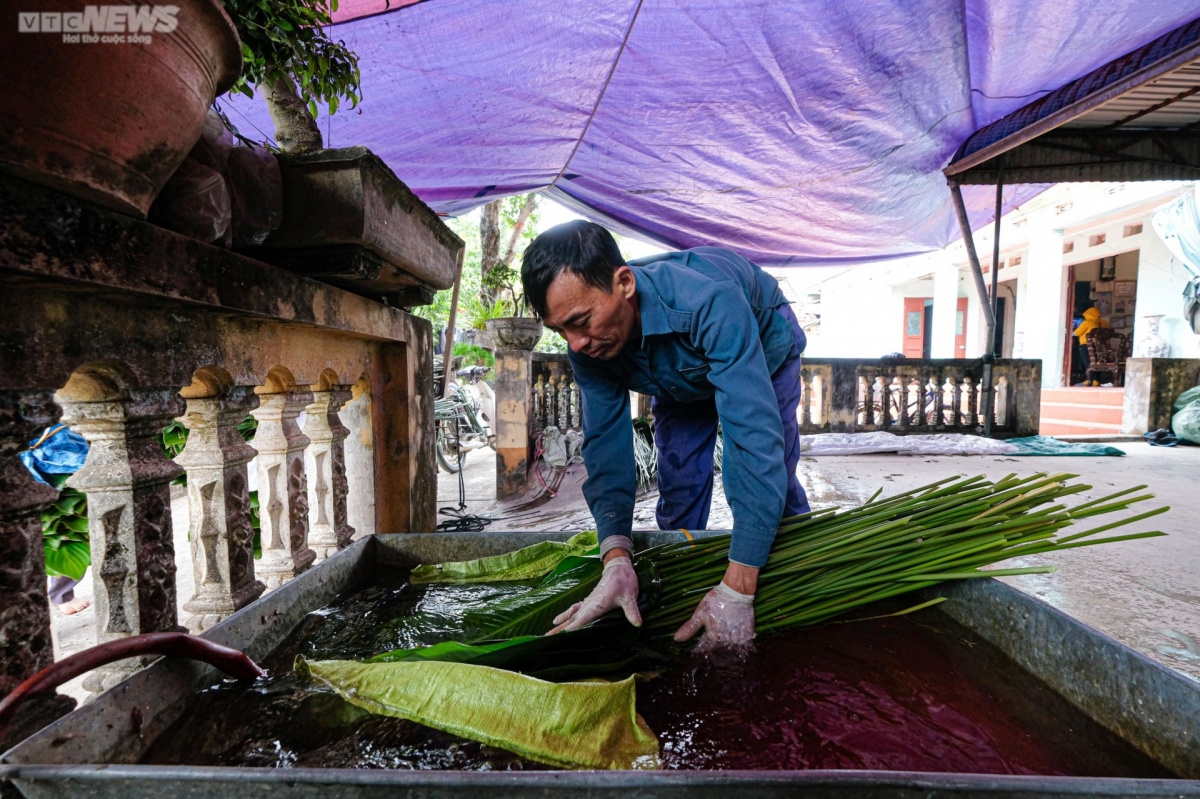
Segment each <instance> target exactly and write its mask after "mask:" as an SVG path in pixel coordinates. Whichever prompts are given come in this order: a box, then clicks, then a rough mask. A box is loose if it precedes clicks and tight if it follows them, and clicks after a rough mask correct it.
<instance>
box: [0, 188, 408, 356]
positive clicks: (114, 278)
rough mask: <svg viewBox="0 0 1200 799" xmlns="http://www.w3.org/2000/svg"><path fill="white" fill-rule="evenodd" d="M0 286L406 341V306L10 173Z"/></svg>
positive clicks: (3, 204) (2, 208)
mask: <svg viewBox="0 0 1200 799" xmlns="http://www.w3.org/2000/svg"><path fill="white" fill-rule="evenodd" d="M0 281H3V282H7V283H8V284H9V285H7V286H5V287H4V292H5V294H6V297H7V298H9V299H10V300H11V301H13V302H16V301H18V300H19V298H20V294H21V291H22V287H23V286H29V285H30V284H31V283H32V284H38V283H41V284H46V283H51V282H53V283H55V284H57V285H58V286H59V287H64V288H69V289H70V290H72V291H89V290H90V291H93V292H103V293H104V294H105V295H106V296H110V297H111V296H112V295H113V294H133V295H140V299H138V300H137V301H138V302H139V303H142V304H145V305H148V306H149V305H154V303H153V299H154V298H156V299H158V300H160V301H162V302H165V303H186V304H188V305H192V306H202V307H204V308H206V309H209V310H212V311H217V312H220V313H222V314H223V315H225V316H241V317H255V318H258V319H269V320H274V321H278V322H288V323H301V324H307V325H311V326H313V327H317V328H325V329H328V330H337V331H342V332H345V333H349V334H351V335H354V336H358V337H365V338H372V339H377V340H387V341H406V340H407V339H406V337H407V330H408V326H407V324H406V322H405V320H406V318H407V316H408V315H407V314H406V313H404V312H403V311H401V310H399V309H396V308H389V307H388V306H386V305H383V304H381V303H378V302H375V301H374V300H369V299H366V298H364V297H359V296H357V295H355V294H351V293H349V292H347V291H344V290H342V289H338V288H334V287H333V286H328V285H325V284H324V283H319V282H317V281H315V280H312V279H309V278H305V277H300V276H299V275H294V274H292V273H290V272H288V271H286V270H284V269H280V268H278V267H274V266H270V265H268V264H264V263H262V262H261V261H256V260H254V259H252V258H247V257H245V256H243V255H238V254H237V253H234V252H231V251H229V250H226V249H222V248H221V247H214V246H211V245H208V244H202V243H200V242H198V241H195V240H194V239H189V238H187V237H186V236H181V235H179V234H177V233H172V232H171V231H169V230H165V229H163V228H160V227H157V226H155V225H151V224H149V223H148V222H142V221H140V220H137V219H134V218H132V217H128V216H123V215H122V214H118V213H114V212H112V211H107V210H104V209H102V208H99V207H98V206H94V205H90V204H88V203H85V202H82V201H80V200H76V199H74V198H71V197H68V196H66V195H63V194H58V193H57V192H54V191H51V190H49V189H46V188H43V187H40V186H36V185H34V184H32V183H26V182H24V181H21V180H17V179H15V178H11V177H0ZM65 284H69V285H65Z"/></svg>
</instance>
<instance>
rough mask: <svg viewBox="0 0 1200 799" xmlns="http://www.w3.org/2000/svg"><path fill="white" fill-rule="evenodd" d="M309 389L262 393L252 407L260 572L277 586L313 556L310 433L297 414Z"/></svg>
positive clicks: (307, 400)
mask: <svg viewBox="0 0 1200 799" xmlns="http://www.w3.org/2000/svg"><path fill="white" fill-rule="evenodd" d="M312 400H313V395H312V392H311V391H301V390H296V389H292V390H288V391H283V392H280V393H278V394H262V395H260V396H259V406H258V408H256V409H255V410H254V411H253V415H254V418H255V419H258V431H257V432H256V433H255V434H254V448H255V449H257V450H258V516H259V532H260V535H261V538H262V560H261V561H260V562H259V564H258V569H257V571H258V574H259V577H260V578H261V579H262V580H263V582H265V583H266V584H267V588H269V589H275V588H278V587H279V586H281V585H283V584H284V583H286V582H287V581H288V580H291V579H292V578H293V577H295V576H296V575H298V574H301V573H302V572H304V571H305V570H306V569H308V567H309V566H311V565H312V564H313V561H314V560H316V557H317V553H315V552H313V551H312V550H311V549H309V547H308V476H307V473H306V471H305V468H304V449H305V447H307V446H308V443H309V442H308V436H306V435H304V433H302V432H300V426H299V425H297V424H296V417H297V416H299V415H300V411H302V410H304V409H305V408H306V407H307V406H308V405H310V404H312Z"/></svg>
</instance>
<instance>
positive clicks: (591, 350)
mask: <svg viewBox="0 0 1200 799" xmlns="http://www.w3.org/2000/svg"><path fill="white" fill-rule="evenodd" d="M543 321H544V322H545V323H546V326H547V327H549V328H550V329H551V330H553V331H555V332H557V333H558V334H559V335H561V336H562V337H563V338H565V339H566V340H567V344H568V345H570V347H571V351H572V352H578V353H582V354H584V355H588V356H590V357H592V358H599V359H601V360H605V361H607V360H609V359H611V358H615V357H616V356H617V355H618V354H619V353H620V352H621V350H623V349H624V348H625V345H626V344H627V343H629V339H630V337H631V336H632V335H633V332H634V330H635V329H636V327H637V323H638V309H637V279H636V278H635V277H634V275H633V270H632V269H630V268H629V267H628V266H623V265H622V266H620V267H618V268H617V269H616V270H614V271H613V286H612V293H611V294H610V293H607V292H604V291H601V290H600V289H598V288H596V287H595V286H593V285H590V284H589V283H586V282H584V280H583V278H581V277H579V276H578V275H576V274H574V273H572V272H566V271H564V272H560V273H559V275H558V277H556V278H554V282H553V283H551V284H550V289H549V290H548V291H547V292H546V316H545V318H544V319H543Z"/></svg>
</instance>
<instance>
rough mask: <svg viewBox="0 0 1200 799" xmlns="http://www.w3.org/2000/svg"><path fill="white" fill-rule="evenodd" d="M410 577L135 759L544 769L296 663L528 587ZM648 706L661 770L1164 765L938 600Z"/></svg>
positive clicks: (297, 635)
mask: <svg viewBox="0 0 1200 799" xmlns="http://www.w3.org/2000/svg"><path fill="white" fill-rule="evenodd" d="M404 578H405V575H404V574H403V573H383V574H381V575H380V576H379V577H378V579H377V580H376V582H375V584H374V585H373V586H371V587H369V588H366V589H363V590H361V591H359V592H357V593H354V594H350V595H347V596H346V597H343V598H342V599H340V600H339V601H337V602H335V603H333V604H332V605H330V606H329V607H328V608H325V609H323V610H321V611H318V612H316V613H312V614H310V615H309V616H308V617H306V618H305V619H304V621H303V622H302V623H301V624H300V625H299V626H298V627H297V628H296V630H294V631H293V632H292V634H291V635H290V636H289V637H288V639H287V640H286V641H285V642H284V643H283V644H282V645H280V647H279V648H278V649H277V650H276V651H275V652H274V653H272V655H271V656H270V658H268V659H267V661H266V663H264V665H265V666H266V668H267V669H268V670H269V671H270V672H271V674H272V676H271V677H269V678H266V679H263V680H259V681H257V682H256V683H255V684H253V685H250V686H247V685H239V684H237V683H234V682H232V681H231V682H227V683H222V684H220V685H218V686H215V687H214V688H211V689H209V690H207V691H205V692H203V693H202V694H201V695H200V696H199V697H198V699H197V700H196V702H194V703H193V705H192V707H191V708H190V709H189V710H188V711H187V712H185V714H184V715H183V717H182V718H181V719H180V720H179V721H178V722H176V724H175V725H173V726H172V728H171V729H170V730H168V731H167V732H166V733H164V734H163V735H162V736H161V737H160V738H159V740H158V741H157V742H156V743H155V745H154V746H153V748H152V749H151V750H150V751H149V752H148V753H147V755H146V757H145V759H144V760H143V762H146V763H158V764H189V765H221V766H257V767H279V768H293V767H294V768H299V767H323V768H392V769H463V770H488V769H511V770H519V769H543V768H546V767H545V766H541V765H539V764H537V763H532V762H530V761H527V760H524V759H522V758H520V757H517V756H516V755H513V754H510V753H508V752H505V751H503V750H500V749H495V748H492V747H488V746H484V745H482V744H478V743H474V742H471V741H465V740H463V739H461V738H458V737H456V736H453V735H450V734H447V733H442V732H438V731H436V730H431V729H428V728H426V727H422V726H420V725H418V724H414V723H412V722H407V721H403V720H400V719H392V718H385V717H380V716H372V715H370V714H368V713H366V712H365V711H362V710H359V709H358V708H355V707H353V706H352V705H349V704H348V703H346V702H343V701H342V700H341V699H340V698H338V697H337V696H335V695H334V694H332V693H330V692H329V691H328V690H324V689H320V688H318V687H316V686H314V685H312V684H309V683H306V682H305V681H303V680H300V679H298V678H296V677H295V676H294V675H293V674H292V669H291V667H292V662H293V660H294V658H295V656H296V655H297V654H301V655H304V656H305V657H306V658H309V659H362V658H366V657H369V656H371V655H375V654H377V653H379V652H383V651H386V650H389V649H395V648H399V647H412V646H421V645H426V644H431V643H435V642H437V641H439V640H444V639H445V638H446V637H448V635H447V634H448V633H451V632H453V631H454V629H455V626H454V625H450V626H447V623H446V620H445V619H446V617H447V616H451V617H453V616H454V615H455V614H456V613H458V612H460V609H465V607H466V605H467V604H468V603H474V602H477V601H479V600H481V599H488V598H493V597H496V598H498V597H500V596H504V595H506V594H508V593H512V592H513V591H514V590H520V589H513V588H511V587H500V588H497V587H494V586H493V587H486V586H476V587H452V586H429V587H413V586H409V585H408V584H407V583H406V582H405V579H404ZM876 612H883V611H876ZM868 615H869V614H868ZM638 711H639V712H640V713H641V714H642V716H643V718H645V720H646V722H647V723H648V724H649V726H650V728H651V729H652V730H654V732H655V734H656V735H657V736H658V739H659V743H660V746H661V757H662V761H663V767H664V768H674V769H763V770H769V769H889V770H899V771H939V772H969V773H993V774H1043V775H1073V776H1115V777H1170V776H1172V775H1171V774H1170V773H1169V772H1167V771H1165V770H1164V769H1163V768H1162V767H1161V766H1159V765H1157V764H1156V763H1154V762H1153V761H1151V760H1149V759H1148V758H1146V757H1144V756H1143V755H1141V754H1140V753H1138V752H1136V751H1135V750H1133V749H1132V747H1130V746H1129V745H1128V744H1126V743H1125V742H1123V741H1121V740H1120V739H1119V738H1117V737H1116V736H1114V735H1112V734H1111V733H1109V732H1107V731H1106V730H1104V729H1102V728H1101V727H1099V726H1098V725H1097V724H1095V723H1094V722H1092V721H1091V720H1090V719H1088V718H1087V717H1086V716H1084V715H1083V714H1082V713H1081V712H1080V711H1078V710H1076V709H1075V708H1073V707H1072V706H1070V705H1069V704H1068V703H1067V702H1066V701H1064V700H1063V699H1061V698H1060V697H1059V696H1058V695H1057V694H1055V693H1053V692H1052V691H1051V690H1050V689H1048V688H1047V687H1046V686H1045V685H1043V684H1042V683H1040V682H1038V681H1037V680H1035V679H1034V678H1032V677H1031V676H1029V675H1028V674H1026V673H1025V672H1024V671H1022V670H1021V669H1020V668H1019V667H1017V666H1016V665H1015V664H1013V663H1012V662H1011V661H1009V660H1008V659H1007V658H1006V657H1005V656H1004V655H1003V654H1002V653H1001V652H1000V651H999V650H997V649H995V648H994V647H992V646H991V645H990V644H987V643H986V642H984V641H982V640H980V639H979V638H977V637H976V636H975V635H974V634H972V633H971V632H970V631H969V630H967V629H965V628H963V627H961V626H960V625H958V624H956V623H955V622H954V621H952V620H951V619H950V618H949V617H947V616H945V615H944V614H942V613H939V612H936V611H924V612H921V613H917V614H914V615H912V616H905V617H900V618H891V619H875V620H871V621H862V622H854V623H849V624H828V625H825V626H823V627H818V628H814V629H806V630H799V631H793V632H790V633H785V634H782V635H774V636H764V637H763V638H761V639H760V641H759V643H758V647H757V650H756V652H755V653H754V654H753V655H752V656H751V657H749V658H748V659H746V660H744V661H713V660H702V659H686V658H685V659H681V660H680V661H679V662H678V664H676V665H673V666H668V667H666V668H662V669H661V670H660V671H658V672H657V673H656V674H655V675H654V676H652V678H651V679H649V680H647V681H646V682H644V683H641V684H639V685H638Z"/></svg>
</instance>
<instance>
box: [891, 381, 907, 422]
mask: <svg viewBox="0 0 1200 799" xmlns="http://www.w3.org/2000/svg"><path fill="white" fill-rule="evenodd" d="M888 394H889V396H892V397H895V401H894V402H892V403H889V404H890V405H891V408H892V413H893V418H892V427H891V428H890V429H895V430H898V431H900V432H904V431H906V430H907V429H908V415H909V414H908V402H909V401H908V384H907V383H905V382H904V378H902V377H900V376H899V375H897V376H896V377H893V378H892V379H891V380H889V381H888Z"/></svg>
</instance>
